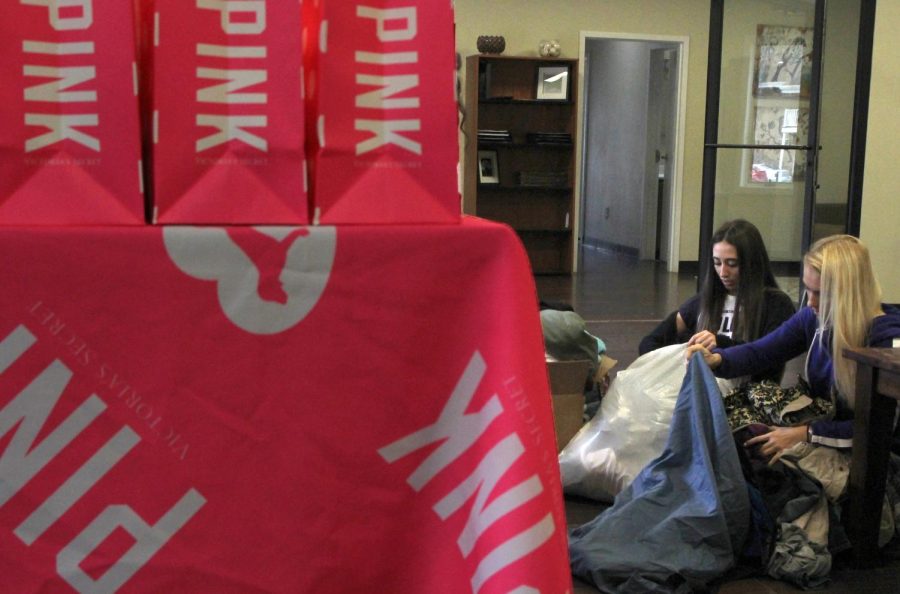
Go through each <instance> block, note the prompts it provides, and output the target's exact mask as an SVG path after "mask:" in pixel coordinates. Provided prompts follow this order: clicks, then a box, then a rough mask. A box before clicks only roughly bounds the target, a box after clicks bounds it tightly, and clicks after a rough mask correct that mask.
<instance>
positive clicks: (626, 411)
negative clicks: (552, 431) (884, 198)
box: [559, 344, 738, 502]
mask: <svg viewBox="0 0 900 594" xmlns="http://www.w3.org/2000/svg"><path fill="white" fill-rule="evenodd" d="M685 348H686V345H685V344H675V345H670V346H667V347H663V348H660V349H657V350H655V351H651V352H649V353H647V354H645V355H642V356H640V357H638V358H637V359H636V360H635V361H634V363H632V364H631V365H629V366H628V368H627V369H624V370H622V371H620V372H619V373H618V374H617V375H616V377H615V378H613V380H612V382H611V383H610V385H609V389H608V390H607V392H606V394H605V395H604V396H603V399H602V400H601V401H600V409H599V410H598V411H597V414H596V415H594V418H593V419H591V420H590V421H589V422H588V423H587V424H586V425H584V426H583V427H582V428H581V429H580V430H579V431H578V433H576V434H575V436H574V437H573V438H572V439H571V440H570V441H569V443H568V444H567V445H566V447H565V448H563V450H562V451H561V452H560V453H559V466H560V472H561V474H562V484H563V490H564V491H565V492H566V493H569V494H572V495H580V496H582V497H588V498H590V499H596V500H598V501H605V502H612V500H613V499H614V498H615V496H616V495H617V494H618V493H619V491H621V490H622V489H624V488H625V487H626V486H628V485H629V484H630V483H631V481H632V480H633V479H634V477H635V476H637V474H638V473H639V472H640V471H641V470H642V469H643V468H644V466H646V465H647V463H649V462H650V461H651V460H653V459H654V458H656V457H657V456H659V455H660V454H661V453H662V451H663V449H665V446H666V441H667V440H668V437H669V425H670V423H671V421H672V411H673V410H674V409H675V402H676V401H677V400H678V393H679V391H680V390H681V384H682V382H683V380H684V374H685V371H686V370H687V367H686V366H685V363H684V351H685ZM717 381H718V383H719V389H720V390H722V393H723V394H724V393H727V391H729V390H731V388H732V386H733V385H737V383H738V380H724V379H718V380H717Z"/></svg>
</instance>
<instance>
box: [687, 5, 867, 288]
mask: <svg viewBox="0 0 900 594" xmlns="http://www.w3.org/2000/svg"><path fill="white" fill-rule="evenodd" d="M824 20H825V0H713V1H712V10H711V24H710V58H709V73H708V77H709V78H708V83H707V84H708V91H707V114H706V118H707V119H706V137H705V145H704V163H703V197H702V206H701V220H700V231H701V238H700V252H699V260H700V264H701V271H702V270H705V269H706V266H707V265H708V260H709V258H710V251H711V246H710V245H709V238H710V236H711V235H712V233H713V231H714V230H715V228H716V227H718V226H719V225H720V224H721V223H722V222H724V221H726V220H730V219H736V218H743V219H747V220H749V221H751V222H752V223H754V224H755V225H756V226H757V227H758V228H759V230H760V232H761V233H762V235H763V238H764V239H765V242H766V247H767V248H768V251H769V257H770V259H771V260H772V262H773V265H774V267H775V271H776V275H777V276H779V284H781V286H782V289H784V290H785V291H787V292H788V294H791V295H792V296H793V297H795V298H796V299H799V291H800V287H799V279H800V276H801V274H800V260H801V255H802V253H803V252H804V251H805V249H806V248H807V247H808V246H809V244H810V242H811V241H812V237H813V215H814V207H815V203H816V186H817V169H818V167H817V165H818V159H819V154H820V150H821V146H820V143H819V140H818V132H819V120H820V118H819V107H820V101H819V99H820V83H821V73H822V67H821V66H822V47H823V32H824ZM847 76H848V77H850V83H849V84H848V85H847V87H848V88H850V89H851V95H850V97H851V100H850V105H851V110H852V88H853V83H854V81H853V78H852V76H853V73H852V72H850V73H848V74H847ZM848 121H849V120H848ZM844 169H845V170H847V162H846V160H845V161H844ZM846 188H847V186H846V185H844V187H843V188H842V190H843V195H844V196H846ZM844 204H846V197H845V198H844ZM842 222H843V221H842Z"/></svg>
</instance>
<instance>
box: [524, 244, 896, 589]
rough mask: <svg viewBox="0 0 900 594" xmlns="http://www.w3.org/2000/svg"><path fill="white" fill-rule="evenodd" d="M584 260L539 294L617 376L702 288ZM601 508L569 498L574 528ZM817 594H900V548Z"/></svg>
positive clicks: (645, 267)
mask: <svg viewBox="0 0 900 594" xmlns="http://www.w3.org/2000/svg"><path fill="white" fill-rule="evenodd" d="M583 262H584V264H583V266H582V269H581V271H579V272H578V273H576V274H574V275H571V276H538V277H536V281H537V288H538V296H539V297H540V298H541V299H543V300H547V301H564V302H566V303H569V304H571V305H572V306H573V307H574V308H575V311H577V312H578V313H579V314H580V315H581V316H582V317H583V318H585V320H586V322H587V328H588V331H590V332H591V333H593V334H595V335H596V336H599V337H600V338H601V339H603V341H604V342H605V344H606V347H607V354H608V355H609V356H611V357H612V358H614V359H617V360H618V364H617V365H616V367H615V368H614V370H613V372H615V371H616V370H621V369H625V368H626V367H627V366H628V365H629V364H630V363H631V362H632V361H634V359H636V358H637V356H638V352H637V345H638V342H639V341H640V339H641V338H642V337H643V336H644V335H645V334H646V333H647V332H649V331H650V329H652V328H653V326H655V325H656V324H657V323H658V321H659V320H660V319H662V318H663V317H664V316H665V315H666V314H667V313H669V312H670V311H672V310H673V309H675V308H676V307H678V305H679V304H680V303H681V302H683V301H684V300H685V299H687V298H688V297H690V296H691V295H693V294H694V292H695V291H696V289H697V278H696V276H694V275H689V274H673V273H668V272H666V271H665V268H664V267H663V266H662V265H661V264H659V263H656V262H648V261H637V260H635V259H633V258H629V257H625V256H622V255H619V254H611V253H607V252H603V251H598V250H593V249H586V250H585V253H584V254H583ZM786 280H787V279H786ZM783 284H784V283H783ZM790 284H791V283H790V282H789V283H787V285H788V286H786V287H784V288H786V289H787V290H788V291H791V289H792V287H791V286H790ZM795 292H796V291H795ZM602 509H603V508H602V506H601V505H600V504H597V503H595V502H591V501H588V500H578V499H575V498H570V497H567V499H566V515H567V520H568V522H569V524H570V526H575V525H580V524H583V523H585V522H587V521H589V520H590V519H592V518H593V517H594V516H595V515H596V514H597V513H599V512H600V511H601V510H602ZM715 589H716V591H718V592H719V593H720V594H781V593H787V592H798V591H800V590H798V589H797V588H795V587H793V586H791V585H790V584H787V583H784V582H779V581H776V580H772V579H769V578H766V577H750V578H746V577H745V578H742V579H726V580H723V582H722V583H721V584H717V585H716V587H715ZM596 591H597V590H596V589H595V588H594V587H593V586H592V585H591V584H588V583H586V582H583V581H580V580H578V579H577V578H576V580H575V589H574V592H573V594H589V593H591V592H596ZM818 592H825V593H828V594H856V593H859V594H888V593H891V594H895V593H900V550H898V548H892V549H891V550H890V551H888V554H887V555H886V561H885V563H884V564H883V565H882V566H880V567H878V568H875V569H868V570H856V569H851V568H849V567H848V566H847V563H846V562H844V561H843V560H841V559H838V560H836V562H835V567H834V569H833V570H832V573H831V584H830V585H829V586H828V587H827V588H826V589H824V590H818Z"/></svg>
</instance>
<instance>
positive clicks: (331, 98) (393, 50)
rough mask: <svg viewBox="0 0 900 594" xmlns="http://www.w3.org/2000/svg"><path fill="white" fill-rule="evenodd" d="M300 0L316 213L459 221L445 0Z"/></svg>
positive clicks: (347, 218)
mask: <svg viewBox="0 0 900 594" xmlns="http://www.w3.org/2000/svg"><path fill="white" fill-rule="evenodd" d="M304 8H305V12H306V14H305V16H304V38H305V43H304V71H305V83H306V107H307V113H306V121H307V123H308V125H307V142H306V145H307V155H308V158H309V162H310V169H311V187H312V191H313V197H314V198H313V208H314V212H313V219H314V221H318V222H320V223H323V224H324V223H327V224H335V223H337V224H340V223H452V222H458V221H459V216H460V198H459V193H458V185H457V176H456V165H457V162H458V156H459V153H458V148H457V130H456V121H457V120H456V104H455V99H454V59H455V55H454V37H453V10H452V6H451V3H450V2H449V0H404V1H403V2H400V1H397V0H367V1H366V2H361V1H351V0H319V1H318V2H307V3H305V4H304Z"/></svg>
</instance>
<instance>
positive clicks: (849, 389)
mask: <svg viewBox="0 0 900 594" xmlns="http://www.w3.org/2000/svg"><path fill="white" fill-rule="evenodd" d="M803 263H804V265H806V266H809V267H810V268H812V269H813V270H815V271H816V272H818V273H819V275H820V280H821V284H820V286H819V288H820V293H819V328H820V329H821V330H823V331H825V330H829V329H830V330H831V331H832V336H831V360H832V365H833V369H834V383H835V385H836V386H837V389H838V393H840V394H842V395H843V396H844V397H845V398H846V399H847V400H848V404H849V406H850V408H851V409H852V408H853V404H854V403H853V393H854V385H855V383H856V365H855V364H853V363H852V362H851V361H848V360H847V359H845V358H844V356H843V351H844V348H845V347H862V346H865V345H866V343H867V341H868V337H869V330H870V329H871V327H872V319H873V318H874V317H875V316H876V315H877V314H879V313H880V312H881V286H880V285H879V284H878V280H877V279H876V278H875V273H874V271H873V270H872V261H871V259H870V258H869V250H868V249H867V248H866V246H865V245H863V243H862V242H861V241H860V240H859V239H857V238H856V237H853V236H852V235H831V236H829V237H824V238H822V239H820V240H819V241H817V242H815V243H814V244H813V245H812V246H811V247H810V249H809V252H807V254H806V256H804V258H803Z"/></svg>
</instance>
